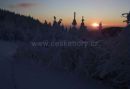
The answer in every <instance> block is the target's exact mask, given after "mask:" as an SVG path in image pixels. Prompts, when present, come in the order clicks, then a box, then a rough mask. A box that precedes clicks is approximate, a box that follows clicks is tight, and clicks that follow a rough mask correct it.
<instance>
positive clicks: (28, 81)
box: [0, 42, 113, 89]
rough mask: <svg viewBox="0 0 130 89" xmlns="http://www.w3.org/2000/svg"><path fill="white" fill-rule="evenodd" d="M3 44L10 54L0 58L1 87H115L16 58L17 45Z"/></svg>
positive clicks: (24, 88) (103, 88)
mask: <svg viewBox="0 0 130 89" xmlns="http://www.w3.org/2000/svg"><path fill="white" fill-rule="evenodd" d="M1 44H2V45H0V46H1V47H2V48H3V49H4V51H7V52H8V54H9V55H6V53H5V55H4V54H2V56H4V57H3V58H5V59H2V60H0V89H113V88H112V87H109V86H104V85H103V84H102V83H100V82H98V81H95V80H93V79H89V78H88V79H81V78H79V77H78V76H77V75H75V74H72V73H66V72H58V71H55V70H51V69H49V68H48V67H45V66H43V65H42V64H32V63H31V62H28V61H23V60H14V59H12V58H13V57H12V56H13V54H14V51H15V50H16V49H17V45H16V44H13V43H9V42H1ZM7 45H8V48H6V46H7ZM9 45H10V46H9ZM9 49H10V50H9ZM11 49H12V50H11ZM7 56H8V57H9V58H7ZM10 59H12V60H10Z"/></svg>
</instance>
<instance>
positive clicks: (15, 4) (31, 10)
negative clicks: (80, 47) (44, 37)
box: [0, 0, 130, 26]
mask: <svg viewBox="0 0 130 89" xmlns="http://www.w3.org/2000/svg"><path fill="white" fill-rule="evenodd" d="M129 4H130V0H0V8H4V9H7V10H10V11H15V12H16V13H20V14H24V15H31V16H33V17H34V18H38V19H39V20H40V21H42V22H44V20H45V19H46V20H48V21H50V22H52V21H53V16H56V17H57V19H60V18H62V19H63V24H64V25H70V24H71V23H72V20H73V12H74V11H75V12H76V13H77V22H78V24H80V22H81V18H82V16H84V17H85V24H86V25H88V26H91V25H92V24H93V23H99V22H102V23H103V25H104V26H125V23H123V22H122V21H123V20H124V18H123V17H122V16H121V14H122V13H125V12H129V10H130V5H129Z"/></svg>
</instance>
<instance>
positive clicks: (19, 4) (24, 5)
mask: <svg viewBox="0 0 130 89" xmlns="http://www.w3.org/2000/svg"><path fill="white" fill-rule="evenodd" d="M36 5H37V4H36V3H18V4H15V5H11V6H10V7H11V8H30V7H33V6H36Z"/></svg>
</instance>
